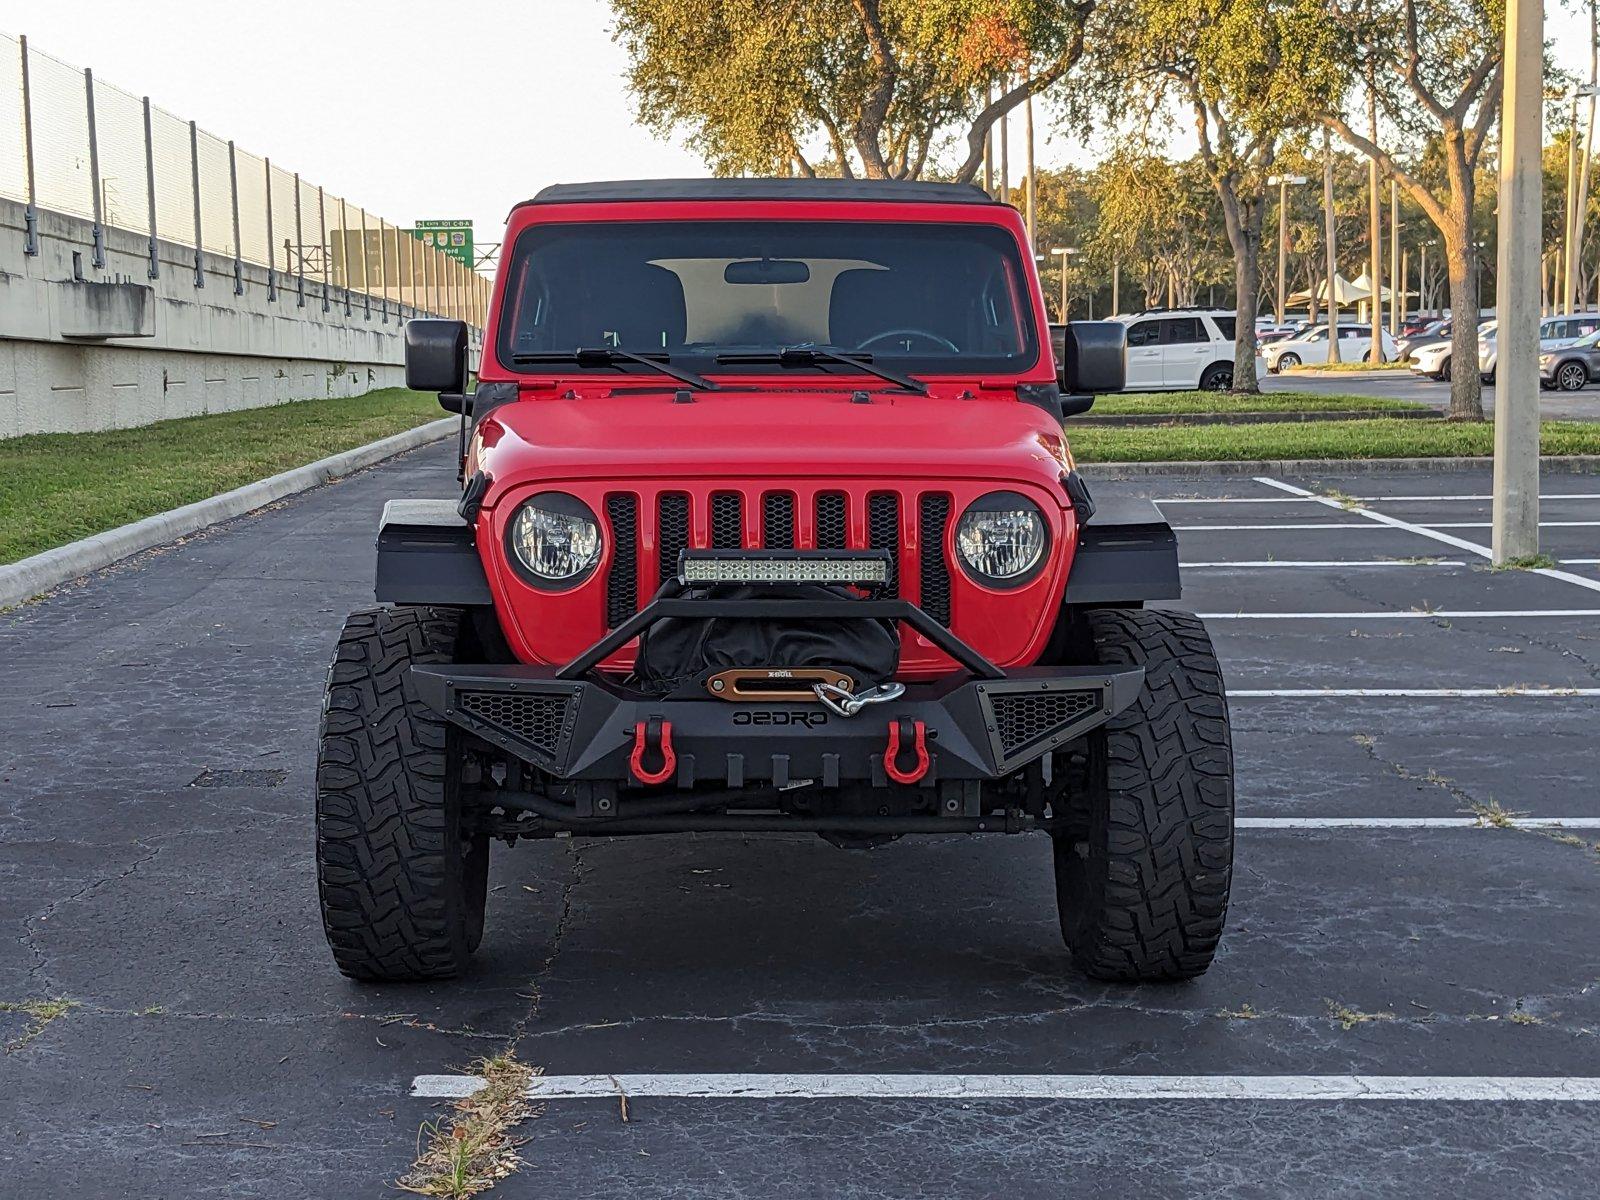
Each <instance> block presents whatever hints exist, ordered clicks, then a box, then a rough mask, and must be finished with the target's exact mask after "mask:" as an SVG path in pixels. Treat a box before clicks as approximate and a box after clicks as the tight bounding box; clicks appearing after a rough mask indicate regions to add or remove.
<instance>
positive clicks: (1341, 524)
mask: <svg viewBox="0 0 1600 1200" xmlns="http://www.w3.org/2000/svg"><path fill="white" fill-rule="evenodd" d="M1351 515H1352V516H1353V515H1355V510H1351ZM1172 528H1173V530H1174V532H1180V533H1183V532H1188V533H1207V532H1210V531H1212V530H1216V531H1217V532H1223V533H1225V532H1236V531H1239V530H1244V529H1366V530H1368V531H1369V532H1370V530H1371V527H1370V526H1368V525H1363V524H1362V523H1361V522H1360V521H1304V522H1300V523H1298V524H1291V523H1288V522H1283V521H1275V522H1273V523H1271V524H1268V525H1174V526H1172ZM1396 528H1398V526H1396Z"/></svg>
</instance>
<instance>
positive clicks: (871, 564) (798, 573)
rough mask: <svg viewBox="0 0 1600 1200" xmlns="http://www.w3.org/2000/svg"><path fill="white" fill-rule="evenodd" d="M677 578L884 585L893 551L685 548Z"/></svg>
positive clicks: (700, 581) (711, 581)
mask: <svg viewBox="0 0 1600 1200" xmlns="http://www.w3.org/2000/svg"><path fill="white" fill-rule="evenodd" d="M678 579H679V581H680V582H681V583H684V584H686V585H693V584H702V585H703V584H716V583H736V584H782V583H821V584H839V585H850V584H854V585H858V586H862V587H883V586H885V585H886V584H887V583H888V582H889V555H888V552H887V551H883V550H859V551H851V550H743V551H739V550H723V551H718V550H685V551H683V553H682V554H680V555H679V557H678Z"/></svg>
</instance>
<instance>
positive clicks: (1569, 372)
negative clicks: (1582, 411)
mask: <svg viewBox="0 0 1600 1200" xmlns="http://www.w3.org/2000/svg"><path fill="white" fill-rule="evenodd" d="M1588 383H1589V371H1588V369H1587V368H1586V367H1584V365H1583V364H1582V363H1581V362H1578V361H1576V360H1574V361H1572V362H1564V363H1562V364H1561V365H1560V366H1559V367H1557V368H1556V386H1557V387H1558V388H1560V389H1561V390H1562V391H1563V392H1581V391H1583V389H1584V388H1585V387H1586V386H1587V385H1588Z"/></svg>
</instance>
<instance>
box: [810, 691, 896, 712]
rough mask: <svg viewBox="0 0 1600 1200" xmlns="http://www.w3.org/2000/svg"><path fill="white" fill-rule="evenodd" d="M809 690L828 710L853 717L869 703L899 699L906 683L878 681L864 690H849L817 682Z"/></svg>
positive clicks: (884, 702) (883, 702) (882, 702)
mask: <svg viewBox="0 0 1600 1200" xmlns="http://www.w3.org/2000/svg"><path fill="white" fill-rule="evenodd" d="M811 690H812V691H813V692H815V693H816V697H817V699H818V700H820V701H822V703H823V705H824V706H825V707H826V708H827V709H828V710H829V711H830V712H833V713H836V714H837V715H839V716H841V717H853V716H855V715H856V714H857V713H858V712H860V711H861V710H862V709H863V708H865V707H866V706H867V705H869V704H886V703H888V702H889V701H890V700H898V699H900V697H901V696H904V695H905V694H906V685H905V684H903V683H880V684H879V685H878V686H877V687H870V688H868V689H867V690H866V691H864V692H851V691H850V690H849V689H848V688H844V687H838V686H835V685H834V684H831V683H818V684H813V685H812V687H811Z"/></svg>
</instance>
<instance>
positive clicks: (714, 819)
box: [317, 180, 1233, 980]
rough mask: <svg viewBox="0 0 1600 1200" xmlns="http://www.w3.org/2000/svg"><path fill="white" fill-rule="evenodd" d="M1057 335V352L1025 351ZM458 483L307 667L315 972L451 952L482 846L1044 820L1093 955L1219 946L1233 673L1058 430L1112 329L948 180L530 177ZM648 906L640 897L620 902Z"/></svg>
mask: <svg viewBox="0 0 1600 1200" xmlns="http://www.w3.org/2000/svg"><path fill="white" fill-rule="evenodd" d="M1052 341H1054V343H1055V345H1054V347H1052ZM484 345H485V349H484V352H483V362H482V365H481V368H480V370H479V372H478V384H477V388H476V390H475V391H473V392H472V393H471V394H470V395H469V394H467V393H466V381H467V372H468V363H467V354H466V329H465V327H464V326H463V325H461V324H460V323H459V322H455V321H444V320H415V321H412V322H410V323H409V325H408V326H407V329H406V372H407V378H408V381H409V384H410V386H411V387H413V388H418V389H424V390H429V391H437V392H439V393H440V402H441V403H442V404H443V405H444V407H445V408H446V409H448V410H450V411H452V412H459V413H461V414H462V442H461V454H460V458H461V481H462V484H463V487H462V493H461V495H460V496H459V497H458V498H452V499H448V500H393V501H390V502H389V504H388V506H387V507H386V509H385V511H384V514H383V520H382V524H381V527H380V529H379V533H378V566H377V589H376V592H377V599H378V601H379V602H380V603H381V607H376V608H369V609H364V610H362V611H360V612H356V613H353V614H351V616H350V618H349V620H348V621H347V622H346V623H345V627H344V630H343V632H342V633H341V634H340V636H339V644H338V649H337V652H336V653H335V656H334V660H333V665H332V668H331V670H330V673H329V677H328V690H327V698H326V703H325V706H324V717H323V723H322V733H321V745H320V751H319V756H318V763H317V865H318V872H319V883H320V892H321V900H322V913H323V920H324V924H325V926H326V930H327V936H328V941H329V943H330V945H331V946H332V948H333V955H334V959H335V961H336V963H337V964H338V966H339V969H340V970H342V971H343V972H344V973H345V974H347V975H349V976H352V977H353V978H356V979H363V980H399V979H420V978H442V977H448V976H451V975H454V974H456V973H458V972H460V971H461V970H462V969H463V968H464V967H465V966H466V964H467V959H468V956H469V955H470V954H471V953H472V951H473V950H474V949H475V948H476V946H477V945H478V942H479V940H480V938H481V937H482V933H483V919H484V899H485V893H486V885H487V878H488V859H489V844H490V841H491V839H494V838H500V839H503V840H504V841H506V842H507V843H514V842H515V841H516V840H517V839H518V838H548V837H557V836H574V837H613V836H618V835H623V834H644V833H681V832H690V831H694V832H714V831H732V832H739V833H745V834H748V833H753V832H762V831H769V832H775V833H779V832H791V833H792V832H799V831H804V832H813V833H817V834H821V835H822V836H823V837H825V838H827V839H828V840H830V841H832V842H835V843H837V844H839V845H842V846H846V847H859V846H872V845H876V844H879V843H882V842H886V841H890V840H893V839H894V838H897V837H899V836H901V835H903V834H917V833H924V834H954V833H974V834H975V833H1023V832H1028V831H1041V832H1044V833H1047V834H1049V835H1050V837H1051V839H1052V842H1053V843H1054V848H1055V874H1056V885H1057V894H1058V897H1059V906H1060V919H1061V932H1062V936H1063V937H1064V939H1065V941H1066V945H1067V947H1068V949H1069V950H1070V951H1071V954H1072V957H1073V959H1074V960H1075V961H1076V962H1077V963H1078V965H1079V966H1080V967H1081V968H1082V969H1083V970H1084V971H1086V972H1087V973H1088V974H1090V975H1092V976H1094V977H1095V978H1097V979H1109V980H1169V979H1179V978H1185V977H1188V976H1193V975H1196V974H1199V973H1200V972H1202V971H1204V970H1205V969H1206V968H1207V966H1209V965H1210V963H1211V959H1212V955H1213V954H1214V952H1215V950H1216V946H1217V941H1218V938H1219V937H1220V935H1221V932H1222V926H1223V919H1224V916H1225V913H1226V909H1227V904H1228V889H1229V884H1230V880H1231V870H1232V857H1233V767H1232V751H1231V747H1230V742H1229V733H1228V713H1227V704H1226V700H1225V697H1224V694H1223V684H1222V675H1221V673H1220V671H1219V670H1218V667H1217V661H1216V657H1215V655H1214V654H1213V652H1212V648H1211V643H1210V640H1209V638H1208V637H1207V635H1206V631H1205V629H1204V628H1203V627H1202V625H1201V623H1200V621H1199V620H1197V619H1196V618H1195V617H1194V616H1192V615H1189V614H1187V613H1182V612H1176V611H1173V610H1171V609H1155V608H1147V607H1145V603H1146V602H1147V601H1151V600H1171V599H1175V598H1176V597H1177V596H1178V564H1177V547H1176V542H1175V539H1174V537H1173V534H1172V531H1171V529H1170V528H1169V527H1168V526H1167V524H1166V523H1165V521H1164V520H1163V519H1162V518H1161V516H1160V514H1159V513H1158V512H1157V510H1156V508H1155V506H1154V505H1153V504H1150V503H1149V502H1147V501H1139V502H1132V503H1130V502H1127V501H1120V502H1116V503H1102V504H1100V505H1098V506H1096V505H1095V504H1094V503H1093V502H1092V501H1091V498H1090V495H1089V490H1088V488H1087V487H1086V486H1085V484H1084V482H1083V479H1082V478H1081V476H1080V475H1079V474H1078V472H1077V470H1076V469H1075V467H1074V465H1073V459H1072V455H1071V452H1070V451H1069V450H1068V447H1067V442H1066V439H1065V437H1064V436H1063V435H1062V419H1063V417H1064V416H1068V415H1071V414H1072V413H1078V412H1082V411H1084V410H1085V409H1087V408H1088V407H1089V405H1090V404H1091V403H1092V397H1091V396H1090V395H1086V394H1084V393H1089V392H1092V391H1096V390H1099V391H1104V390H1114V389H1116V388H1119V387H1121V386H1122V380H1123V356H1124V344H1123V333H1122V329H1121V327H1120V326H1118V325H1114V324H1104V323H1101V324H1096V323H1092V322H1087V323H1077V324H1073V325H1069V326H1065V327H1059V326H1058V327H1051V326H1049V325H1047V324H1046V319H1045V316H1044V305H1043V302H1042V297H1041V294H1040V288H1039V281H1038V278H1037V275H1036V273H1035V269H1034V262H1033V256H1032V254H1031V253H1030V252H1029V248H1028V241H1027V237H1026V234H1025V232H1024V229H1023V226H1022V223H1021V221H1020V219H1019V217H1018V214H1017V212H1016V211H1015V210H1014V209H1012V208H1010V207H1008V206H1006V205H1002V204H998V203H994V202H992V201H990V200H989V198H988V197H987V196H985V195H984V193H983V192H982V191H980V190H978V189H976V188H972V187H966V186H958V185H946V184H928V183H887V182H856V181H836V180H793V181H791V180H693V181H675V182H654V183H651V182H639V183H605V184H591V185H576V186H560V187H551V188H547V189H546V190H545V191H543V192H541V193H540V194H539V195H538V196H537V197H536V198H535V199H534V200H532V201H531V202H528V203H525V204H522V205H520V206H518V207H517V208H516V209H515V210H514V211H513V212H512V214H511V217H510V222H509V225H508V227H507V230H506V238H505V251H504V253H503V255H502V258H501V262H500V268H499V272H498V275H497V278H496V281H495V289H494V303H493V305H492V306H491V310H490V315H489V319H488V324H487V328H486V330H485V340H484ZM643 919H648V918H643Z"/></svg>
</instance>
